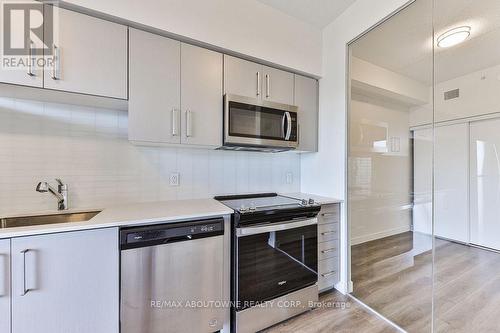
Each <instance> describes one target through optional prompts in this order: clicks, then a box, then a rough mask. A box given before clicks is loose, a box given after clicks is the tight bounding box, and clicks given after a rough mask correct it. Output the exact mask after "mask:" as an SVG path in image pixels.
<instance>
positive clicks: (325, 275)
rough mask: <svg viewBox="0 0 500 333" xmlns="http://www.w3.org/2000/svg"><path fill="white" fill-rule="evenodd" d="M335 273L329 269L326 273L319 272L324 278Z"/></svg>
mask: <svg viewBox="0 0 500 333" xmlns="http://www.w3.org/2000/svg"><path fill="white" fill-rule="evenodd" d="M335 273H336V272H335V271H331V272H328V273H324V274H321V276H322V277H324V278H326V277H329V276H332V275H335Z"/></svg>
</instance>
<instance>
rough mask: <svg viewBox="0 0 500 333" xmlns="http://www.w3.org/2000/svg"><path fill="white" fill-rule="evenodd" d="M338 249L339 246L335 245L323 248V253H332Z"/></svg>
mask: <svg viewBox="0 0 500 333" xmlns="http://www.w3.org/2000/svg"><path fill="white" fill-rule="evenodd" d="M335 251H337V248H335V247H333V248H331V249H326V250H321V253H330V252H335Z"/></svg>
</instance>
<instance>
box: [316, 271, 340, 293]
mask: <svg viewBox="0 0 500 333" xmlns="http://www.w3.org/2000/svg"><path fill="white" fill-rule="evenodd" d="M337 281H338V275H337V273H335V274H332V275H329V276H327V277H322V276H321V275H320V277H319V278H318V289H319V290H320V291H322V290H326V289H331V288H333V286H334V285H335V283H337Z"/></svg>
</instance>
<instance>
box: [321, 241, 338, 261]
mask: <svg viewBox="0 0 500 333" xmlns="http://www.w3.org/2000/svg"><path fill="white" fill-rule="evenodd" d="M337 243H338V242H337V240H331V241H328V242H323V243H318V260H324V259H328V258H332V257H337V253H338V245H337Z"/></svg>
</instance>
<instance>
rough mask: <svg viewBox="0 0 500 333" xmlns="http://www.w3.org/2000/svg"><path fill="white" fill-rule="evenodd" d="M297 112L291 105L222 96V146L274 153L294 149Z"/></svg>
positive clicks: (235, 96) (295, 145)
mask: <svg viewBox="0 0 500 333" xmlns="http://www.w3.org/2000/svg"><path fill="white" fill-rule="evenodd" d="M297 111H298V108H297V107H296V106H293V105H286V104H279V103H273V102H268V101H262V100H259V99H256V98H249V97H244V96H237V95H231V94H226V95H224V146H223V147H222V149H232V150H259V151H272V152H276V151H285V150H291V149H295V148H297V145H298V138H297V127H298V126H297V116H298V112H297Z"/></svg>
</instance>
